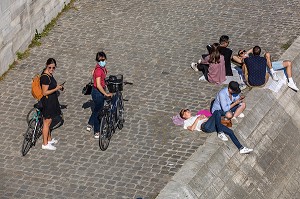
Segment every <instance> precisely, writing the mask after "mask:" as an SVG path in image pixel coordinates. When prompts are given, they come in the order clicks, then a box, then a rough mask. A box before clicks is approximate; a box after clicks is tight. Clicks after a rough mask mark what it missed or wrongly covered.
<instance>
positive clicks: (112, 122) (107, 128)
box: [99, 75, 132, 151]
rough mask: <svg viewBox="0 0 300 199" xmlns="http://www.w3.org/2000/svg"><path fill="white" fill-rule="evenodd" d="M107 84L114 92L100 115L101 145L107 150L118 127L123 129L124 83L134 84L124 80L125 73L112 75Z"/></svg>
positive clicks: (101, 147)
mask: <svg viewBox="0 0 300 199" xmlns="http://www.w3.org/2000/svg"><path fill="white" fill-rule="evenodd" d="M106 84H107V87H108V90H109V92H110V93H114V95H113V96H112V98H107V99H106V105H104V107H103V109H102V112H101V114H100V116H99V119H100V135H99V147H100V149H101V150H102V151H105V150H106V149H107V147H108V145H109V143H110V139H111V137H112V135H113V134H114V133H115V131H116V128H118V129H120V130H121V129H122V128H123V125H124V122H125V117H124V101H125V100H124V99H123V95H122V91H123V85H126V84H132V83H130V82H123V75H116V76H114V75H110V76H109V77H108V78H107V79H106Z"/></svg>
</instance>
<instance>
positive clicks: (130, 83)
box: [123, 81, 133, 85]
mask: <svg viewBox="0 0 300 199" xmlns="http://www.w3.org/2000/svg"><path fill="white" fill-rule="evenodd" d="M123 83H124V85H126V84H129V85H132V84H133V83H132V82H126V81H124V82H123Z"/></svg>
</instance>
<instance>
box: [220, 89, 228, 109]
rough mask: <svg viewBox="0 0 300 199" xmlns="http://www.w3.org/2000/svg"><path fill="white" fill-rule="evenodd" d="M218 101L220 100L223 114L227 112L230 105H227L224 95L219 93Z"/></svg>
mask: <svg viewBox="0 0 300 199" xmlns="http://www.w3.org/2000/svg"><path fill="white" fill-rule="evenodd" d="M219 99H220V105H221V110H223V111H224V112H226V111H229V109H230V104H229V103H228V99H227V96H226V94H225V93H219Z"/></svg>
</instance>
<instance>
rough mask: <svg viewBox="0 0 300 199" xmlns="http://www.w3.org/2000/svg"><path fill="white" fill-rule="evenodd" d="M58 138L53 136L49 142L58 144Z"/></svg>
mask: <svg viewBox="0 0 300 199" xmlns="http://www.w3.org/2000/svg"><path fill="white" fill-rule="evenodd" d="M57 143H58V140H56V139H54V138H52V140H50V141H48V144H57Z"/></svg>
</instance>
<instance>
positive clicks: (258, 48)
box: [253, 46, 261, 55]
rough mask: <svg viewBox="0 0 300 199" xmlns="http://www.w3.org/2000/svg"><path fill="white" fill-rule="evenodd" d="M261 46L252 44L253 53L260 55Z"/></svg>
mask: <svg viewBox="0 0 300 199" xmlns="http://www.w3.org/2000/svg"><path fill="white" fill-rule="evenodd" d="M260 52H261V48H260V47H259V46H254V48H253V55H260Z"/></svg>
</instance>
